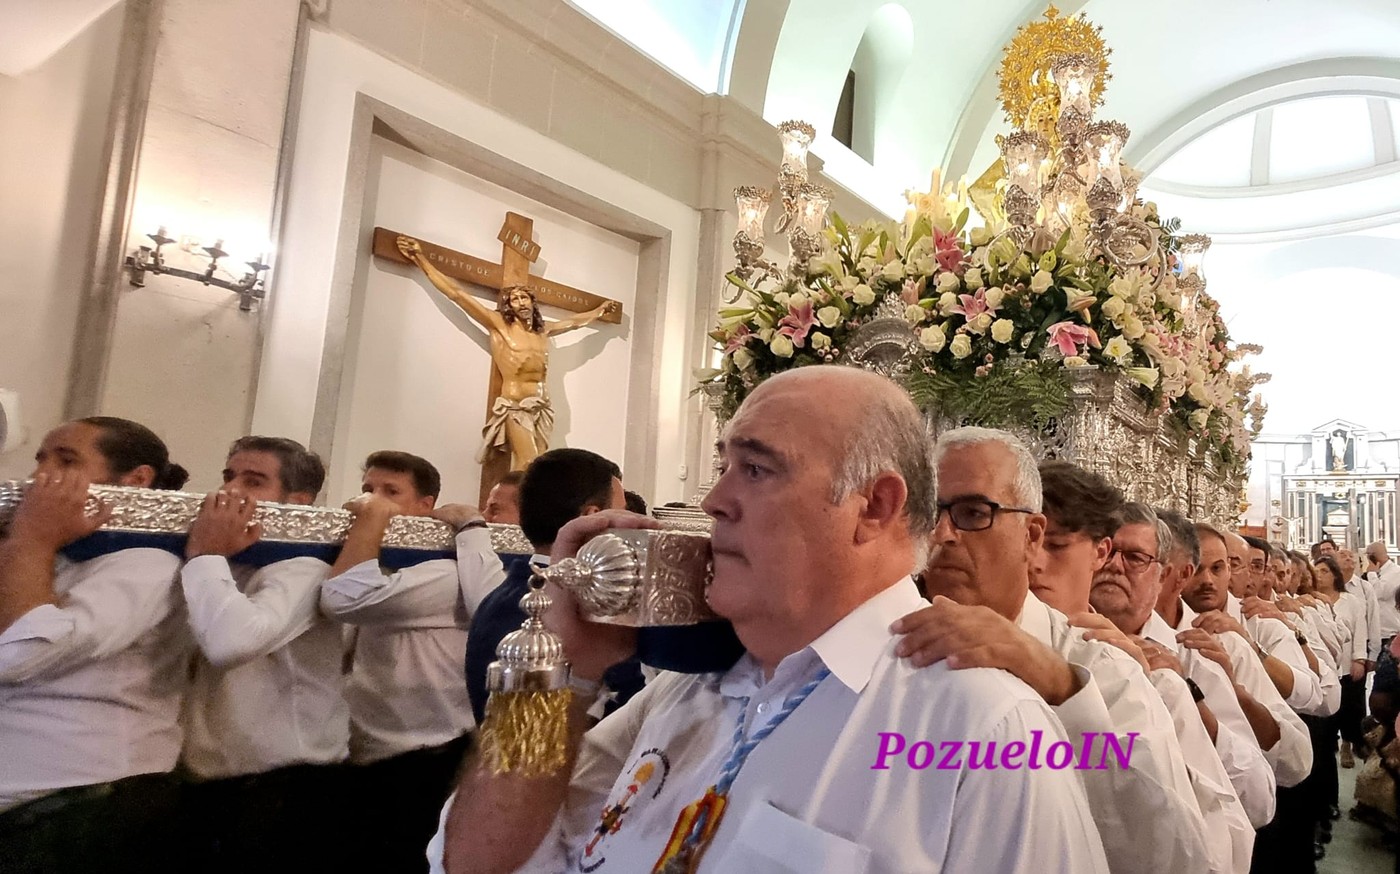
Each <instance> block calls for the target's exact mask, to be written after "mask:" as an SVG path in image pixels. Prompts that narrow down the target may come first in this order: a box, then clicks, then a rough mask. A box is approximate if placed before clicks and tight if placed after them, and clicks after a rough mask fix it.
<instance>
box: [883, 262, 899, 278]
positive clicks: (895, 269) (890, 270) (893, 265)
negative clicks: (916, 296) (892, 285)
mask: <svg viewBox="0 0 1400 874" xmlns="http://www.w3.org/2000/svg"><path fill="white" fill-rule="evenodd" d="M880 276H881V277H883V278H884V279H888V280H889V281H890V282H899V281H900V280H901V279H903V278H904V265H903V264H901V263H899V262H898V261H891V262H890V263H888V264H886V265H885V266H884V268H883V269H882V270H881V271H880Z"/></svg>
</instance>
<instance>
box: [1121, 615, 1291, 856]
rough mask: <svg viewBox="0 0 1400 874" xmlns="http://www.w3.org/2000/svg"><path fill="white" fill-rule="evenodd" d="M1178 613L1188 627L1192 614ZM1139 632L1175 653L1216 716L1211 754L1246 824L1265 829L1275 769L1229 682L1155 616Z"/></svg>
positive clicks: (1270, 815)
mask: <svg viewBox="0 0 1400 874" xmlns="http://www.w3.org/2000/svg"><path fill="white" fill-rule="evenodd" d="M1181 611H1182V618H1181V622H1180V623H1179V624H1180V625H1181V626H1182V627H1183V628H1189V627H1190V626H1191V622H1192V620H1194V619H1195V618H1196V614H1195V613H1193V612H1191V608H1190V607H1187V606H1186V605H1185V604H1184V603H1183V604H1181ZM1140 633H1141V636H1142V637H1145V638H1147V639H1148V640H1151V641H1153V642H1155V643H1158V644H1161V645H1162V646H1164V647H1166V648H1167V649H1169V650H1171V651H1172V652H1173V653H1175V654H1176V656H1177V658H1178V659H1179V660H1180V661H1181V665H1182V668H1183V669H1184V670H1185V671H1186V676H1188V677H1190V678H1191V679H1192V681H1194V682H1195V683H1196V685H1198V686H1200V687H1201V692H1202V693H1203V694H1204V695H1205V703H1206V706H1207V707H1209V708H1210V711H1211V713H1212V714H1214V715H1215V719H1216V723H1217V729H1216V733H1215V752H1216V754H1217V755H1219V756H1220V763H1221V764H1222V765H1223V766H1224V768H1225V773H1226V774H1228V775H1229V777H1230V785H1231V786H1232V787H1234V790H1235V794H1236V795H1237V796H1238V797H1239V799H1240V804H1241V805H1242V806H1243V807H1244V811H1245V814H1246V815H1247V816H1248V817H1249V822H1250V824H1251V825H1252V826H1254V827H1255V828H1261V827H1263V826H1265V825H1268V824H1269V822H1270V821H1271V820H1273V818H1274V811H1275V807H1276V805H1277V802H1278V796H1277V781H1276V778H1275V777H1274V770H1273V768H1272V767H1271V766H1270V765H1269V763H1268V761H1267V760H1266V759H1265V758H1264V752H1263V750H1261V749H1260V748H1259V743H1258V742H1257V741H1256V740H1255V737H1254V730H1253V729H1252V728H1250V725H1249V720H1248V719H1247V718H1246V717H1245V715H1244V710H1243V709H1241V707H1240V702H1239V699H1238V698H1237V697H1236V695H1235V687H1234V684H1232V683H1231V682H1230V678H1229V676H1228V675H1227V674H1226V673H1225V669H1224V668H1222V667H1221V666H1220V665H1217V664H1216V663H1215V662H1213V661H1211V660H1210V659H1208V658H1206V657H1205V656H1202V655H1201V654H1200V653H1198V652H1197V651H1195V650H1193V649H1187V648H1186V647H1183V646H1182V645H1181V644H1179V643H1177V641H1176V634H1177V632H1176V630H1175V629H1173V628H1172V627H1171V626H1170V625H1168V624H1167V622H1166V620H1165V619H1163V618H1162V617H1161V616H1160V615H1159V614H1157V613H1155V612H1154V613H1153V614H1152V615H1151V616H1149V617H1148V618H1147V623H1146V624H1145V625H1143V627H1142V631H1141V632H1140Z"/></svg>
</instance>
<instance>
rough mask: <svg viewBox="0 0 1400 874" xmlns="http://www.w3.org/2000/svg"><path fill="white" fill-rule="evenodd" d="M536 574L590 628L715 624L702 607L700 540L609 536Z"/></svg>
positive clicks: (649, 533)
mask: <svg viewBox="0 0 1400 874" xmlns="http://www.w3.org/2000/svg"><path fill="white" fill-rule="evenodd" d="M538 573H539V574H540V575H541V576H543V577H544V578H545V579H547V580H548V581H550V582H552V583H556V584H558V585H559V586H561V587H562V588H564V589H566V590H567V591H569V592H571V593H572V594H573V595H574V597H575V598H577V599H578V601H579V605H580V606H581V607H582V608H583V612H584V614H585V616H586V617H587V618H588V619H590V620H592V621H594V622H605V623H609V624H612V625H628V626H633V627H638V628H649V627H653V626H663V625H696V624H698V623H701V622H711V621H713V620H716V619H718V618H719V617H718V616H717V615H716V614H715V613H714V611H713V610H711V609H710V606H709V604H707V603H706V601H705V589H706V587H707V586H709V584H710V577H711V563H710V539H709V538H708V537H706V536H704V535H703V534H698V533H691V532H682V531H665V530H633V529H626V530H623V529H618V530H613V531H610V532H608V533H606V534H600V535H599V536H597V537H595V538H593V539H592V540H590V541H588V542H587V543H586V544H584V546H583V548H582V549H580V550H579V552H578V555H577V556H575V557H574V558H568V559H564V560H563V561H560V562H557V563H555V564H553V565H551V566H549V567H548V568H543V569H541V570H540V571H539V572H538Z"/></svg>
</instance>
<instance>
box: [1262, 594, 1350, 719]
mask: <svg viewBox="0 0 1400 874" xmlns="http://www.w3.org/2000/svg"><path fill="white" fill-rule="evenodd" d="M1241 624H1242V625H1243V626H1244V628H1245V631H1248V632H1249V636H1250V637H1251V638H1253V639H1254V641H1255V642H1256V643H1258V644H1259V645H1260V646H1261V647H1263V649H1264V652H1266V653H1268V654H1269V655H1271V656H1273V657H1274V658H1276V659H1278V660H1279V661H1281V662H1283V663H1284V664H1286V665H1288V668H1289V670H1291V671H1292V672H1293V690H1292V691H1291V692H1289V693H1288V697H1287V698H1285V699H1284V703H1286V704H1287V705H1288V706H1289V707H1291V708H1293V710H1294V711H1295V712H1297V713H1306V714H1308V715H1310V716H1328V715H1329V713H1328V712H1326V710H1327V703H1328V702H1327V698H1326V696H1324V695H1323V693H1322V682H1321V678H1320V677H1318V675H1317V674H1315V673H1313V669H1312V668H1311V667H1309V666H1308V657H1307V656H1306V655H1305V654H1304V653H1303V647H1302V645H1301V644H1299V643H1298V636H1297V634H1296V633H1294V631H1293V629H1291V628H1289V627H1288V626H1287V625H1285V624H1284V623H1283V622H1281V621H1279V620H1278V619H1274V618H1272V617H1269V616H1255V617H1252V618H1250V619H1245V620H1244V621H1243V622H1242V623H1241ZM1274 688H1278V687H1277V686H1276V687H1274ZM1337 701H1338V704H1340V703H1341V690H1340V687H1338V693H1337ZM1331 712H1332V713H1335V712H1336V708H1335V707H1334V708H1333V709H1332V711H1331Z"/></svg>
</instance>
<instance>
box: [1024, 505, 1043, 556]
mask: <svg viewBox="0 0 1400 874" xmlns="http://www.w3.org/2000/svg"><path fill="white" fill-rule="evenodd" d="M1045 525H1046V519H1045V514H1044V513H1031V514H1029V515H1028V516H1026V545H1027V546H1028V547H1029V548H1030V549H1032V550H1038V549H1040V548H1041V547H1043V546H1044V545H1045Z"/></svg>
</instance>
